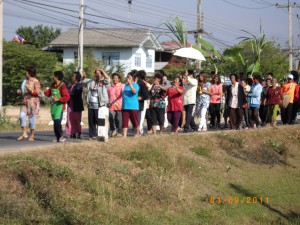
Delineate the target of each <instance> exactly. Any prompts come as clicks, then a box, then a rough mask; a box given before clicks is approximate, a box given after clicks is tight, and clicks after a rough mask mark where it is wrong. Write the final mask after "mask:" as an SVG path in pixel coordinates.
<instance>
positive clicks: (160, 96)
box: [17, 67, 300, 142]
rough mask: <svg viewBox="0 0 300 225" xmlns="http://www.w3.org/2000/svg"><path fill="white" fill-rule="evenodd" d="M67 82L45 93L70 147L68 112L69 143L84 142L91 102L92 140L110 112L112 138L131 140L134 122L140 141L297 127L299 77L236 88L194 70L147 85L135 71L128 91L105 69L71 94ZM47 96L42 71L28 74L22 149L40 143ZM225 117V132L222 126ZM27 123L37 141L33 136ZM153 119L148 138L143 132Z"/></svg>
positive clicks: (77, 77) (77, 83) (239, 83)
mask: <svg viewBox="0 0 300 225" xmlns="http://www.w3.org/2000/svg"><path fill="white" fill-rule="evenodd" d="M63 78H64V74H63V72H62V71H56V72H54V75H53V84H52V85H51V86H50V87H49V88H42V92H43V94H44V95H45V96H46V97H51V100H52V103H51V117H52V120H53V122H54V123H53V124H54V125H53V128H54V133H55V136H56V138H55V139H54V142H64V141H65V140H66V139H65V138H64V134H63V129H62V125H61V122H62V115H63V111H64V110H66V111H67V124H66V135H67V136H68V137H69V138H78V139H80V138H82V126H81V119H82V111H83V110H84V103H83V102H84V101H83V98H86V103H87V110H88V127H89V139H90V140H94V139H97V127H98V125H99V124H98V123H99V120H98V110H99V108H101V107H108V108H109V128H110V133H111V137H117V136H122V137H127V134H128V127H129V121H130V122H131V124H132V127H133V129H134V136H135V137H139V136H141V135H143V134H144V133H147V134H154V135H155V134H157V133H158V132H159V133H160V134H161V133H163V132H164V131H165V130H166V127H167V126H168V124H171V134H175V133H177V132H184V133H188V132H204V131H207V130H208V127H209V129H216V130H218V129H226V128H230V129H236V130H241V129H256V128H258V127H261V126H276V124H277V116H278V114H280V115H281V121H282V124H283V125H288V124H294V123H296V121H297V111H298V109H299V105H300V98H299V91H300V90H299V85H298V84H297V82H298V78H299V77H298V73H297V72H296V71H291V72H290V73H289V74H288V75H287V76H286V78H285V79H284V81H283V83H282V84H279V83H278V82H277V79H276V78H275V77H274V76H273V74H272V73H271V72H270V73H268V74H267V75H266V79H264V78H263V77H262V76H261V75H255V76H253V77H252V74H251V73H249V74H248V75H247V77H246V78H245V79H243V77H238V76H237V75H236V74H234V73H232V74H230V84H227V85H226V84H224V82H222V81H221V78H220V76H219V75H218V74H215V73H214V72H212V73H211V74H210V75H208V74H206V73H205V72H204V71H201V72H200V73H199V74H195V72H194V71H193V70H187V71H185V72H183V73H180V74H178V75H177V76H175V77H174V79H173V80H172V81H169V80H168V79H167V75H166V74H165V73H164V71H163V70H160V71H157V72H156V73H155V75H154V77H153V79H152V81H151V82H149V81H148V80H146V72H145V71H144V70H140V71H137V70H132V71H131V72H129V73H128V74H127V76H126V81H125V83H122V82H121V76H120V74H119V73H113V74H111V76H110V75H108V74H107V73H106V72H105V71H104V70H103V69H101V68H97V69H96V70H95V77H94V78H93V79H88V78H87V77H86V76H85V74H83V75H81V74H80V73H79V72H77V71H75V72H74V73H73V75H72V84H71V85H70V87H67V86H66V84H65V83H64V82H63ZM85 87H86V88H85ZM84 89H86V91H83V90H84ZM40 91H41V87H40V83H39V81H38V79H37V78H36V70H35V68H34V67H28V68H27V69H26V78H25V79H24V81H23V82H22V85H21V89H18V90H17V92H18V93H19V94H22V95H23V101H22V104H21V113H20V125H21V128H22V135H21V136H20V137H18V140H19V141H20V140H23V139H28V140H29V141H33V140H34V130H35V121H36V116H37V114H38V111H39V107H40V101H39V98H40V97H39V92H40ZM222 113H223V117H224V126H221V115H222ZM27 115H28V117H29V126H30V137H28V135H27V131H26V116H27ZM208 118H209V121H208ZM145 119H146V121H147V130H144V125H143V124H144V120H145ZM195 119H198V122H197V121H195ZM228 119H229V120H228ZM196 122H197V123H196Z"/></svg>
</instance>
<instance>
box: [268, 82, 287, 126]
mask: <svg viewBox="0 0 300 225" xmlns="http://www.w3.org/2000/svg"><path fill="white" fill-rule="evenodd" d="M282 98H283V96H282V92H281V88H280V87H279V86H278V85H277V79H276V78H273V79H272V81H271V86H270V87H269V88H268V92H267V95H266V101H267V107H268V110H267V123H270V124H271V126H276V118H277V112H278V109H279V104H280V102H281V101H282Z"/></svg>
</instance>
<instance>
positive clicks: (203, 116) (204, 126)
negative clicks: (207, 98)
mask: <svg viewBox="0 0 300 225" xmlns="http://www.w3.org/2000/svg"><path fill="white" fill-rule="evenodd" d="M206 113H207V108H205V107H202V108H201V111H200V125H201V127H202V131H206V130H207V124H206Z"/></svg>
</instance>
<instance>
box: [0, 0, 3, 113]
mask: <svg viewBox="0 0 300 225" xmlns="http://www.w3.org/2000/svg"><path fill="white" fill-rule="evenodd" d="M2 60H3V0H0V114H1V113H2V105H3V100H2V99H3V98H2V77H3V61H2Z"/></svg>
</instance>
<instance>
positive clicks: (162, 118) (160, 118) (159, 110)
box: [157, 108, 165, 134]
mask: <svg viewBox="0 0 300 225" xmlns="http://www.w3.org/2000/svg"><path fill="white" fill-rule="evenodd" d="M157 115H158V117H157V120H158V124H159V126H160V131H159V133H160V134H162V133H163V131H164V123H165V108H157Z"/></svg>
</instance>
